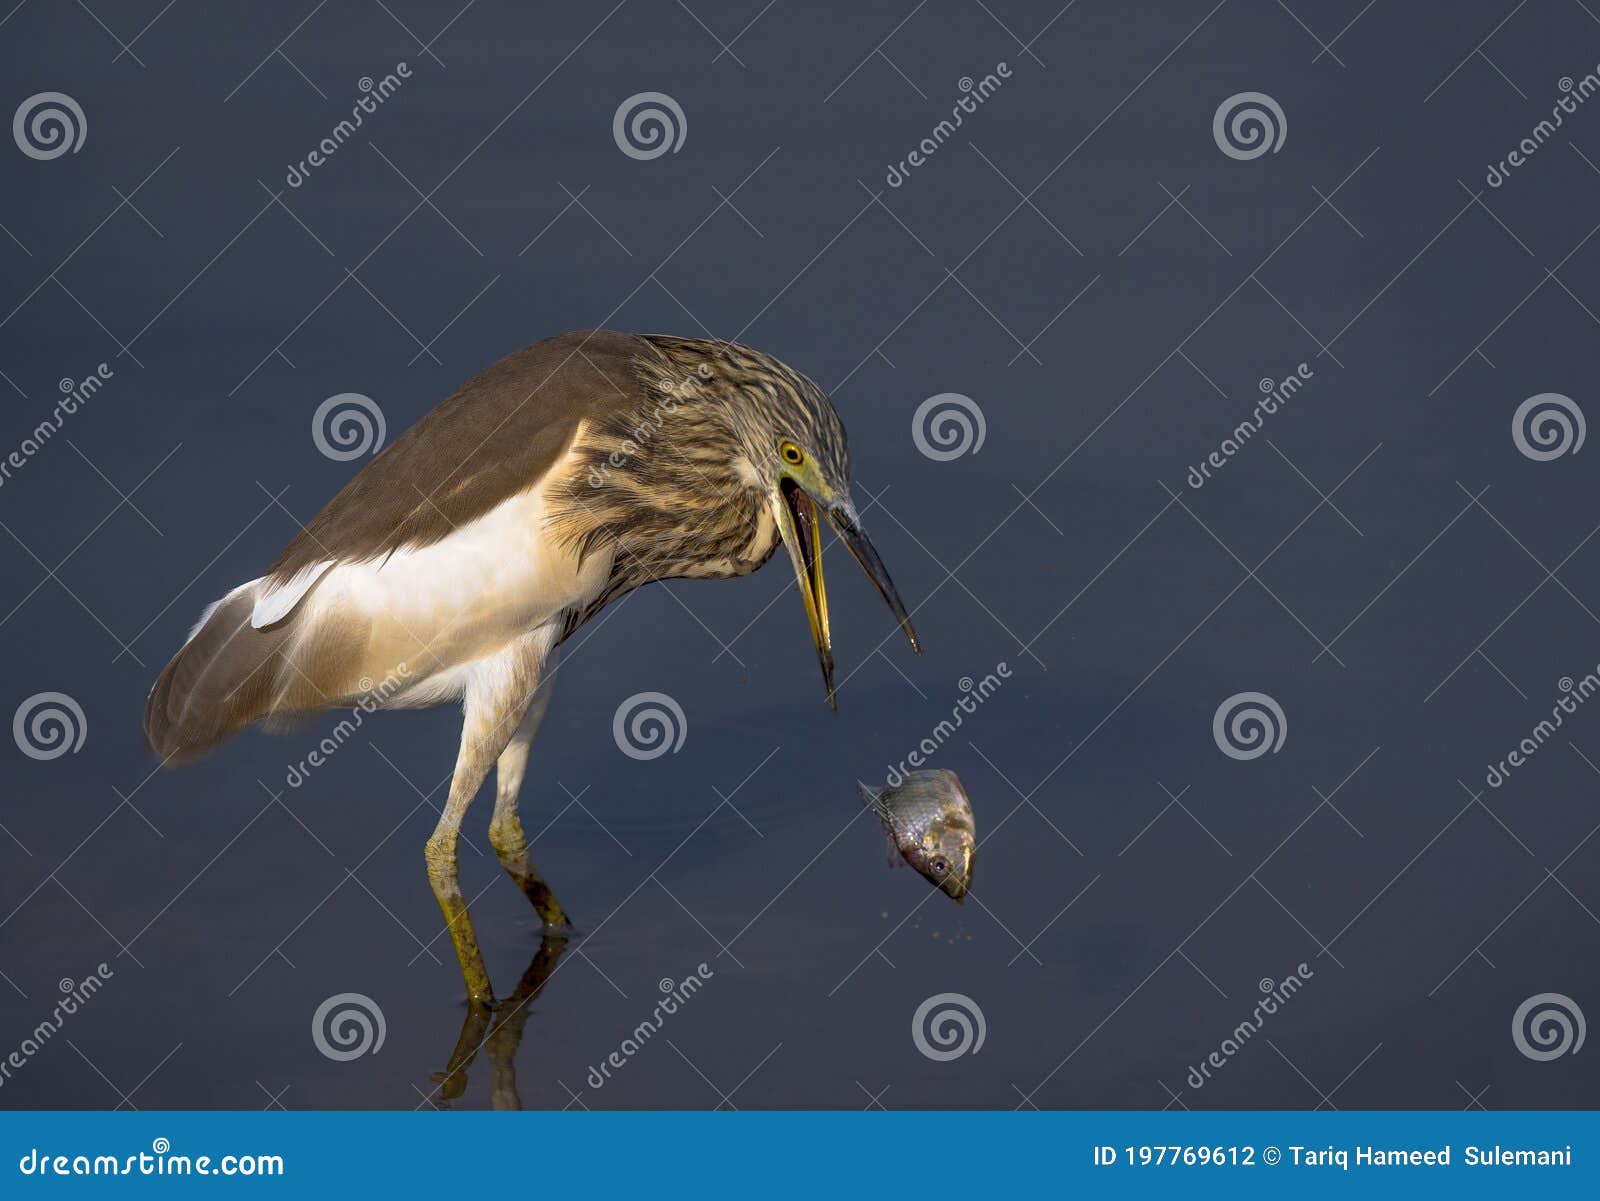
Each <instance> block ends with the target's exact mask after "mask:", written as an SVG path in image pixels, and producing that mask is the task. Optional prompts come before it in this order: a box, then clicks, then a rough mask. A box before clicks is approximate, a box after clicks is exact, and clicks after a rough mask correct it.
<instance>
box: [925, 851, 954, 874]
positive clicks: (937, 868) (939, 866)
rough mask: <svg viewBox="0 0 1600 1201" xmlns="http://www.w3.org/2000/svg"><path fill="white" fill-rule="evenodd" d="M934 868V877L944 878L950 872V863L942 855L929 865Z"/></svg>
mask: <svg viewBox="0 0 1600 1201" xmlns="http://www.w3.org/2000/svg"><path fill="white" fill-rule="evenodd" d="M928 866H929V867H931V868H933V872H934V875H937V876H942V875H944V874H945V873H946V872H948V871H949V870H950V862H949V860H947V859H945V858H944V857H943V856H942V855H941V856H940V857H938V858H937V859H935V860H934V861H933V862H932V863H930V864H929V865H928Z"/></svg>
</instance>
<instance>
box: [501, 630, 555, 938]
mask: <svg viewBox="0 0 1600 1201" xmlns="http://www.w3.org/2000/svg"><path fill="white" fill-rule="evenodd" d="M555 660H556V652H555V651H551V652H550V654H549V655H548V656H547V658H546V660H545V664H544V671H543V674H542V676H541V679H540V681H539V688H538V691H536V692H535V693H534V695H533V700H532V701H531V702H530V703H529V705H528V711H527V713H526V714H524V715H523V718H522V721H521V722H520V723H519V724H518V726H517V730H516V733H514V734H513V735H512V736H511V741H510V742H509V743H508V744H507V745H506V749H505V750H503V751H502V752H500V758H499V760H498V762H497V764H496V767H495V798H494V817H493V819H491V820H490V822H489V843H490V845H491V846H493V847H494V853H495V854H496V855H497V856H498V857H499V859H500V865H501V866H502V867H504V868H505V869H506V873H507V874H508V875H509V876H510V877H511V878H512V879H513V880H515V881H516V883H517V887H518V888H520V889H522V895H523V896H525V897H527V898H528V902H529V904H531V905H532V906H533V909H534V912H535V913H537V914H538V915H539V917H540V919H541V920H542V921H543V922H544V924H545V928H546V929H548V930H551V931H561V930H565V929H567V928H568V927H569V926H570V925H571V923H570V922H569V921H568V919H567V913H566V910H565V909H563V908H562V907H561V902H560V901H558V900H556V894H555V893H554V892H552V891H551V890H550V886H549V885H548V884H546V883H545V882H544V877H542V876H541V875H540V874H539V872H538V870H537V869H536V868H535V867H534V866H533V861H532V860H531V859H530V858H529V856H528V837H527V835H526V834H525V833H523V830H522V819H521V818H520V817H519V816H518V814H517V796H518V794H519V793H520V792H521V790H522V777H523V774H524V773H525V772H526V770H527V767H528V750H529V748H530V747H531V746H532V745H533V740H534V737H535V735H537V734H538V732H539V723H540V722H542V721H543V720H544V714H545V710H546V709H547V708H549V706H550V689H551V688H552V687H553V686H554V684H555Z"/></svg>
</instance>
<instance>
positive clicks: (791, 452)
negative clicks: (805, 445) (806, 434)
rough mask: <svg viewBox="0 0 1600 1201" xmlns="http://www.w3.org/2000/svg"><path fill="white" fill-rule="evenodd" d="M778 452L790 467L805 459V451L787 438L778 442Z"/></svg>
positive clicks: (796, 465) (798, 464)
mask: <svg viewBox="0 0 1600 1201" xmlns="http://www.w3.org/2000/svg"><path fill="white" fill-rule="evenodd" d="M778 454H779V456H781V457H782V459H783V461H784V462H785V463H787V464H789V466H791V467H798V466H800V464H802V463H804V462H805V461H806V452H805V451H803V450H801V449H800V448H799V447H798V446H796V445H795V444H794V443H793V442H790V441H788V440H787V439H785V440H784V441H783V442H781V443H779V445H778Z"/></svg>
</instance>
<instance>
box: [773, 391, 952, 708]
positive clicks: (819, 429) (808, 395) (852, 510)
mask: <svg viewBox="0 0 1600 1201" xmlns="http://www.w3.org/2000/svg"><path fill="white" fill-rule="evenodd" d="M785 375H786V376H788V377H789V378H788V379H785V380H782V381H781V382H780V383H779V385H778V386H772V385H770V384H769V385H768V386H766V387H763V388H762V389H761V390H760V392H759V393H758V397H759V399H758V404H757V407H758V408H759V409H760V410H761V411H762V416H763V417H764V420H763V421H762V423H761V424H762V425H763V426H764V427H765V429H764V433H765V437H766V445H765V446H763V445H762V444H761V441H760V437H759V435H758V437H757V438H756V439H755V440H754V443H753V444H752V442H751V440H749V439H747V440H746V445H747V454H748V456H749V459H750V461H751V465H752V466H753V467H754V469H755V474H756V476H757V478H758V479H759V480H760V483H761V485H762V486H763V488H764V490H765V492H766V497H767V504H768V506H769V508H770V510H771V512H772V517H773V521H774V522H775V523H776V525H777V529H778V535H779V536H780V537H781V538H782V539H783V544H784V546H785V547H786V548H787V549H788V552H789V562H790V564H791V565H792V566H793V567H794V575H795V582H796V584H797V585H798V586H799V589H800V595H801V598H802V599H803V600H804V601H805V607H806V620H807V621H808V622H809V623H810V625H811V640H812V642H813V643H814V644H815V645H816V649H817V661H818V663H819V664H820V665H821V667H822V679H823V683H824V684H825V685H826V686H827V689H828V707H829V708H830V709H837V708H838V704H837V701H836V699H835V696H834V687H833V642H832V636H831V634H830V631H829V627H828V593H827V589H826V587H825V586H824V583H823V575H822V538H823V526H824V524H825V523H826V524H828V525H831V526H832V527H833V528H834V530H835V531H836V532H837V533H838V535H839V541H841V542H842V543H844V545H845V546H846V547H848V548H849V550H850V553H851V554H852V555H854V556H855V560H856V562H857V563H859V564H861V567H862V570H864V571H865V572H866V573H867V575H868V577H869V578H870V579H871V580H872V582H873V584H874V585H876V587H877V589H878V592H879V593H880V594H881V595H882V596H883V599H884V600H885V601H886V602H887V603H888V605H889V608H890V610H891V611H892V612H893V613H894V616H895V619H896V620H897V621H898V622H899V623H900V628H901V629H902V630H904V631H905V635H906V639H907V640H908V641H909V642H910V643H911V649H912V650H913V651H915V652H916V653H917V654H921V653H922V648H921V647H920V646H918V644H917V633H916V630H914V629H913V628H912V626H911V618H910V617H909V616H908V615H907V613H906V608H905V605H904V603H902V601H901V600H900V594H899V592H897V591H896V590H895V586H894V581H893V580H891V579H890V578H889V571H888V569H887V568H886V567H885V566H884V565H883V560H882V559H881V558H880V557H879V556H878V552H877V550H876V549H875V548H874V547H873V545H872V541H871V539H869V538H868V537H867V534H866V531H865V530H864V529H862V526H861V517H860V514H859V513H858V512H857V509H856V505H855V502H854V500H852V499H851V496H850V453H849V449H848V446H847V445H846V442H845V436H844V427H843V426H842V425H841V424H840V422H839V416H838V414H837V413H835V412H834V409H833V405H832V403H831V402H830V401H829V400H828V398H827V396H826V395H824V394H823V392H822V390H821V389H819V388H818V387H817V386H816V385H815V384H813V383H812V382H811V381H810V380H808V379H805V378H804V377H803V376H796V375H794V374H793V373H791V372H787V370H785ZM785 385H787V386H785Z"/></svg>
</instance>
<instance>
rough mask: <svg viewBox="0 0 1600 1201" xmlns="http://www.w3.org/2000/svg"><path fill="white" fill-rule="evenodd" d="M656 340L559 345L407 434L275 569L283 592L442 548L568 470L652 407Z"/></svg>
mask: <svg viewBox="0 0 1600 1201" xmlns="http://www.w3.org/2000/svg"><path fill="white" fill-rule="evenodd" d="M658 357H659V352H658V351H656V350H655V349H654V348H653V347H651V346H650V344H649V343H647V342H646V341H645V340H644V339H642V338H638V337H635V336H634V335H632V334H619V333H613V332H611V331H609V330H586V331H580V332H577V333H570V334H562V335H560V336H559V337H555V338H547V339H546V340H545V341H543V342H536V343H534V344H533V345H532V346H527V347H524V348H523V349H522V350H519V351H517V352H515V353H514V354H510V355H507V356H506V357H505V358H503V359H501V360H500V361H499V362H498V363H495V364H494V365H492V366H490V367H488V368H486V369H484V370H483V371H480V372H479V373H478V374H477V375H475V376H473V377H472V378H471V379H470V380H468V381H467V382H466V383H465V384H463V385H461V387H460V388H458V389H456V391H455V392H453V393H452V394H451V395H449V396H447V397H446V398H445V399H444V400H442V401H440V402H439V404H438V405H437V406H436V407H435V408H434V409H433V410H432V411H431V412H430V413H428V414H427V416H425V417H423V418H422V420H421V421H419V422H417V423H416V424H415V425H413V426H412V427H411V428H410V429H408V430H407V431H406V432H405V433H403V434H401V435H400V436H399V437H398V438H396V439H395V440H394V441H393V442H391V443H390V444H389V445H388V446H387V447H385V448H384V449H383V451H382V452H380V453H379V454H378V456H377V457H376V458H374V459H373V460H372V461H371V462H370V463H368V464H367V465H366V466H365V467H364V468H362V470H361V472H360V473H359V474H358V475H357V476H356V477H355V478H354V479H352V480H351V481H350V482H349V483H348V484H346V485H345V486H344V488H343V489H342V490H341V491H340V492H339V494H338V495H337V496H335V497H334V498H333V499H332V500H331V501H329V502H328V504H327V506H326V507H325V508H324V509H323V510H322V512H320V513H318V514H317V515H316V517H314V518H312V520H311V522H310V524H308V525H307V526H306V528H305V529H304V530H302V531H301V532H300V534H299V535H298V536H296V538H295V539H294V541H293V542H291V543H289V545H288V546H286V547H284V549H283V553H282V554H280V555H279V556H278V558H277V561H276V562H274V563H273V564H272V567H271V568H270V569H269V570H268V573H267V579H266V583H267V585H268V586H269V587H270V586H274V585H277V584H282V583H285V582H287V581H288V580H290V579H291V578H293V576H294V574H295V573H296V572H297V571H299V570H300V569H301V568H303V567H309V566H312V565H313V564H316V563H320V562H321V561H323V560H324V559H337V560H339V561H340V562H357V563H359V562H369V561H371V560H374V559H379V558H382V557H383V556H384V555H387V554H390V553H392V552H393V551H396V550H399V549H400V548H402V547H414V546H428V545H431V544H432V543H435V542H439V541H441V540H442V539H444V538H445V537H446V536H448V535H449V534H450V532H451V531H452V530H454V529H456V528H457V527H459V526H461V525H463V524H464V523H466V522H469V521H472V520H473V519H475V518H477V517H481V516H482V515H483V514H485V513H487V512H488V511H489V510H490V509H492V508H494V507H495V506H496V505H497V504H499V503H500V502H501V501H503V500H505V499H506V498H507V497H509V496H514V495H516V494H517V493H518V492H520V491H522V490H523V489H525V488H528V487H531V486H532V485H534V484H535V483H537V482H538V481H539V480H540V479H542V478H543V477H544V474H545V473H546V472H547V471H548V470H549V469H550V467H551V466H552V465H553V464H554V463H556V462H559V461H560V459H561V456H562V455H563V454H565V453H566V451H567V448H568V447H569V446H570V445H571V444H572V439H573V437H574V436H575V435H576V433H577V430H578V426H579V424H580V423H581V422H582V421H584V420H586V419H587V420H589V421H591V422H595V421H601V422H603V421H607V420H610V419H613V418H615V417H616V416H617V415H618V414H619V413H625V412H628V411H631V410H632V409H634V408H636V407H637V406H638V405H639V404H640V402H641V398H642V397H643V392H642V390H641V387H640V383H639V369H638V364H639V362H641V361H647V362H648V361H651V360H654V359H656V358H658Z"/></svg>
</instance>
